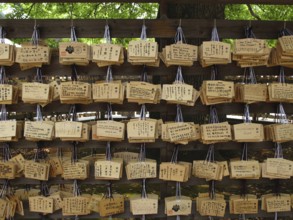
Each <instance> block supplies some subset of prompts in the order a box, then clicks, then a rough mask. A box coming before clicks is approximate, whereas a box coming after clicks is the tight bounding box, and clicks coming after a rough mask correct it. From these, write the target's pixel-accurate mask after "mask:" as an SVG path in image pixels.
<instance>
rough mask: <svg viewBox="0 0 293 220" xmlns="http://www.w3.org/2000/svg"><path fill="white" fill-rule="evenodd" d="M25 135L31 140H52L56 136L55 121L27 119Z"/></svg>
mask: <svg viewBox="0 0 293 220" xmlns="http://www.w3.org/2000/svg"><path fill="white" fill-rule="evenodd" d="M24 137H25V138H26V139H27V140H31V141H40V140H47V141H48V140H52V139H53V137H54V122H53V121H25V123H24Z"/></svg>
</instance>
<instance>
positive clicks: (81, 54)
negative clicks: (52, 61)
mask: <svg viewBox="0 0 293 220" xmlns="http://www.w3.org/2000/svg"><path fill="white" fill-rule="evenodd" d="M90 51H91V50H90V46H89V45H87V44H86V43H81V42H60V43H59V62H60V63H61V64H63V65H72V64H76V65H81V66H85V65H88V64H89V59H90V53H91V52H90Z"/></svg>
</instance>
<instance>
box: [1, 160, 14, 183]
mask: <svg viewBox="0 0 293 220" xmlns="http://www.w3.org/2000/svg"><path fill="white" fill-rule="evenodd" d="M16 171H17V165H16V164H15V163H14V162H11V161H7V162H0V179H14V178H15V176H16Z"/></svg>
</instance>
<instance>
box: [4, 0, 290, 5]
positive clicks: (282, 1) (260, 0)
mask: <svg viewBox="0 0 293 220" xmlns="http://www.w3.org/2000/svg"><path fill="white" fill-rule="evenodd" d="M0 2H3V3H24V2H25V3H44V2H45V3H60V1H58V0H45V1H42V0H28V1H24V0H6V1H3V0H2V1H0ZM62 2H64V3H66V2H67V3H78V2H80V3H81V2H82V3H91V2H94V3H96V2H105V3H115V2H117V3H119V2H124V3H130V2H131V3H160V2H161V0H133V1H130V0H85V1H82V0H62ZM167 2H172V3H179V2H178V0H167ZM182 3H189V4H198V3H206V4H270V5H291V4H292V1H291V0H278V1H276V0H180V4H182Z"/></svg>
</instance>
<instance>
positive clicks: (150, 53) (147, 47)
mask: <svg viewBox="0 0 293 220" xmlns="http://www.w3.org/2000/svg"><path fill="white" fill-rule="evenodd" d="M127 59H128V62H129V63H131V64H133V65H141V64H146V65H150V66H158V65H159V62H160V60H159V56H158V44H157V42H150V41H146V40H132V41H130V42H129V44H128V50H127Z"/></svg>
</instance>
